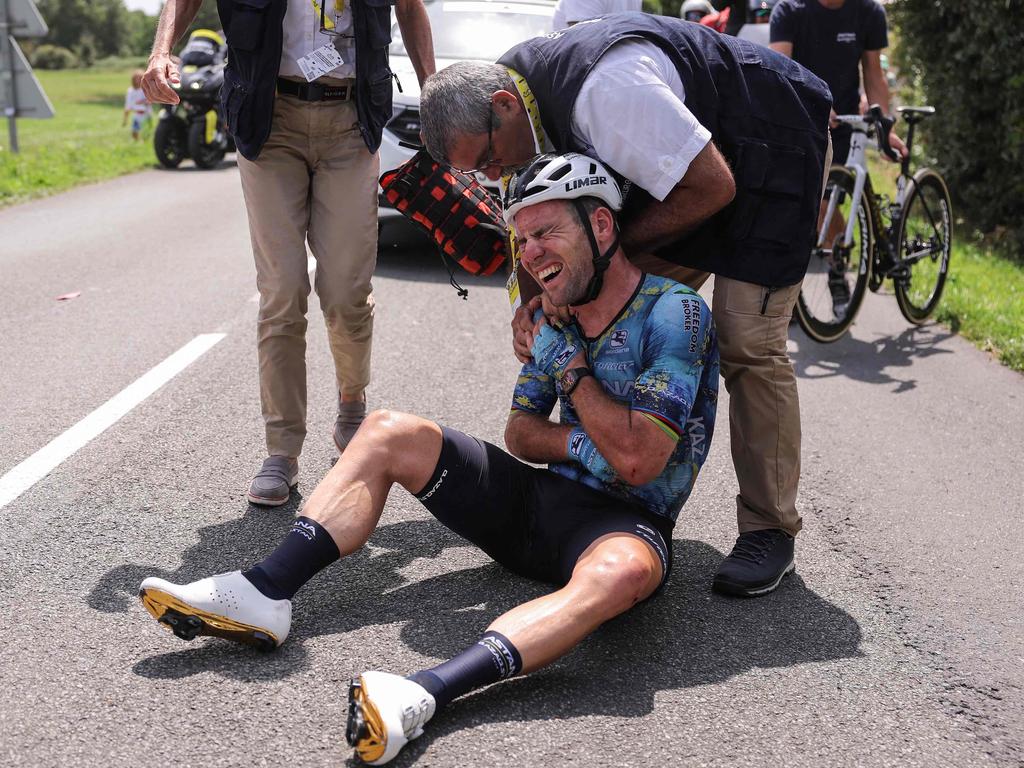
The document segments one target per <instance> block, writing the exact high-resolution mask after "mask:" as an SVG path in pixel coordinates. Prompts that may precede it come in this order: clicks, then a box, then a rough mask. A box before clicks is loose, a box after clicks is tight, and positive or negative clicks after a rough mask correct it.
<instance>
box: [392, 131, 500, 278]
mask: <svg viewBox="0 0 1024 768" xmlns="http://www.w3.org/2000/svg"><path fill="white" fill-rule="evenodd" d="M380 186H381V189H383V190H384V197H385V199H386V200H387V201H388V203H389V204H391V205H392V206H393V207H394V208H395V209H396V210H398V211H400V212H401V213H402V214H403V215H404V216H406V218H408V219H409V220H410V221H412V222H413V223H414V224H416V225H417V226H418V227H420V228H421V229H423V230H424V231H425V232H426V233H427V234H428V235H429V236H430V239H431V240H433V241H434V243H435V244H436V245H437V247H438V249H440V251H441V253H442V254H444V255H445V256H448V257H450V258H451V259H452V260H453V261H455V262H456V263H457V264H458V265H459V266H460V267H462V268H463V269H465V270H466V271H467V272H469V273H471V274H474V275H489V274H491V273H493V272H494V271H495V270H497V269H498V267H500V266H501V265H502V264H503V263H504V262H505V259H506V258H507V256H508V230H507V228H506V227H505V221H504V220H503V219H502V218H501V203H500V202H499V201H498V200H496V199H495V198H494V197H492V196H491V195H490V194H488V192H487V190H486V189H484V187H483V186H482V185H481V184H480V183H479V182H478V181H477V180H476V179H475V178H473V177H472V176H470V175H469V174H465V173H462V172H461V171H457V170H455V169H454V168H450V167H448V166H446V165H441V164H440V163H437V162H435V161H434V159H433V158H432V157H431V156H430V155H429V154H428V153H427V151H426V150H425V149H421V150H420V151H419V152H417V153H416V154H415V155H413V156H412V157H411V158H409V160H408V161H407V162H405V163H404V164H403V165H401V166H399V167H398V168H396V169H394V170H393V171H388V172H387V173H385V174H383V175H382V176H381V177H380Z"/></svg>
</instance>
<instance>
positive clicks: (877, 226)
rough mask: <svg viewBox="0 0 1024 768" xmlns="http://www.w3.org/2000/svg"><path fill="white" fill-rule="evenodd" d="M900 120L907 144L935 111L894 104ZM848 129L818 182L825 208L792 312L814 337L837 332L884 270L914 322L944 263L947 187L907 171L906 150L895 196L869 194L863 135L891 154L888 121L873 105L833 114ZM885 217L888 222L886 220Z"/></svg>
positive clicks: (926, 312)
mask: <svg viewBox="0 0 1024 768" xmlns="http://www.w3.org/2000/svg"><path fill="white" fill-rule="evenodd" d="M897 112H899V113H900V114H901V115H902V116H903V119H904V120H905V121H906V123H907V126H908V128H907V141H906V143H907V148H908V149H910V148H912V147H913V142H914V127H915V126H916V125H917V123H919V122H921V120H923V119H924V118H925V117H927V116H929V115H932V114H934V113H935V109H934V108H933V107H900V108H899V109H897ZM838 119H839V121H840V122H841V123H845V124H847V125H849V126H850V127H851V128H852V130H853V133H852V136H851V139H850V154H849V157H848V158H847V160H846V164H845V165H833V166H832V168H831V170H829V174H828V182H827V183H826V185H825V197H824V209H825V212H824V216H823V217H822V221H821V224H820V226H819V229H818V238H817V241H816V243H815V246H814V249H813V251H812V252H811V259H810V263H809V264H808V267H807V275H806V276H805V277H804V281H803V285H802V286H801V288H800V297H799V299H798V300H797V304H796V317H797V321H798V322H799V323H800V327H801V328H803V329H804V332H805V333H806V334H807V335H808V336H810V337H811V338H812V339H814V340H815V341H819V342H823V343H825V342H831V341H836V340H837V339H838V338H840V337H841V336H842V335H843V334H844V333H846V330H847V329H848V328H849V327H850V326H851V325H852V324H853V320H854V317H856V315H857V310H858V309H860V305H861V302H862V301H863V300H864V293H865V291H866V290H867V289H870V290H871V291H877V290H878V289H879V288H880V287H881V286H882V283H883V281H884V280H885V279H886V278H889V279H891V280H892V281H893V292H894V293H895V294H896V302H897V304H898V305H899V308H900V311H901V312H902V313H903V316H904V317H905V318H907V320H909V321H910V322H911V323H914V324H915V325H917V324H921V323H923V322H925V321H926V320H927V319H928V318H929V317H930V316H931V314H932V313H933V312H934V311H935V307H936V306H938V303H939V299H940V298H941V297H942V288H943V286H944V285H945V283H946V274H947V272H948V271H949V252H950V244H951V241H952V237H953V212H952V208H951V206H950V202H949V190H948V189H947V188H946V182H945V181H944V180H943V178H942V176H941V175H939V173H938V172H937V171H935V170H933V169H931V168H921V169H919V170H918V171H917V172H916V173H914V174H913V175H911V173H910V159H909V153H908V157H907V158H906V159H904V160H902V161H901V163H900V175H899V178H898V179H897V181H896V199H895V200H889V199H888V198H887V197H886V196H884V195H879V194H876V193H875V191H874V190H873V189H872V186H871V177H870V176H869V175H868V169H867V164H866V162H865V151H866V149H867V145H868V140H869V139H871V138H872V137H874V138H875V139H876V140H877V143H878V148H879V151H881V152H884V153H885V154H886V155H888V156H889V157H891V158H892V159H894V160H896V159H898V155H897V153H896V152H895V150H893V149H892V148H891V147H890V146H889V131H890V130H891V129H892V126H893V123H894V121H893V120H892V119H890V118H887V117H885V116H884V115H883V114H882V110H881V109H880V108H879V107H878V106H874V107H872V108H871V110H870V111H869V112H868V113H867V114H866V115H840V116H839V118H838ZM886 221H888V225H886V223H885V222H886Z"/></svg>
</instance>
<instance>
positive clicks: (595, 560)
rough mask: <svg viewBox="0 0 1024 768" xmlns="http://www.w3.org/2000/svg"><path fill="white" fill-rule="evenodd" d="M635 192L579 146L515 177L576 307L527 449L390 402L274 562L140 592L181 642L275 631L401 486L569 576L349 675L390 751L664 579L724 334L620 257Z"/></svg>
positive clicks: (489, 544) (362, 710)
mask: <svg viewBox="0 0 1024 768" xmlns="http://www.w3.org/2000/svg"><path fill="white" fill-rule="evenodd" d="M621 205H622V196H621V193H620V190H619V188H618V186H617V185H616V182H615V180H614V179H613V177H612V176H611V174H610V173H609V172H608V171H607V170H606V169H605V168H604V167H603V166H601V165H600V163H598V162H597V161H595V160H592V159H590V158H589V157H585V156H583V155H577V154H569V155H564V156H563V155H542V156H540V157H539V158H537V159H536V160H534V161H533V162H532V163H531V164H530V165H529V166H528V167H527V168H525V169H524V170H523V171H521V172H520V173H519V174H518V175H517V176H516V177H514V178H513V179H512V181H511V183H510V184H509V187H508V192H507V200H506V206H505V217H506V221H508V222H509V225H510V226H514V228H515V231H516V233H517V237H518V240H519V242H520V244H521V257H522V263H523V265H524V266H525V267H526V269H527V270H528V271H529V273H530V274H531V275H532V276H533V277H534V278H535V279H536V280H537V282H538V283H539V284H540V285H541V286H542V287H543V289H544V291H545V293H546V294H547V296H548V298H549V299H550V300H551V303H552V304H553V305H554V306H558V307H565V306H568V307H569V308H570V320H569V321H568V322H564V323H562V322H559V321H558V320H557V319H556V318H545V317H544V316H543V315H542V314H541V312H540V311H538V314H537V322H536V325H535V326H534V334H533V344H532V352H533V360H532V361H531V362H530V363H527V364H526V365H524V366H523V368H522V371H521V372H520V374H519V378H518V381H517V383H516V386H515V392H514V394H513V399H512V411H511V414H510V415H509V418H508V423H507V426H506V429H505V443H506V445H507V446H508V449H509V451H510V452H511V453H512V454H513V455H509V454H508V453H506V452H504V451H502V450H501V449H499V448H497V447H495V446H493V445H490V444H488V443H485V442H483V441H482V440H478V439H476V438H473V437H470V436H469V435H465V434H462V433H460V432H456V431H455V430H452V429H448V428H446V427H442V426H439V425H437V424H435V423H433V422H431V421H427V420H426V419H422V418H419V417H417V416H412V415H408V414H403V413H395V412H388V411H377V412H375V413H373V414H372V415H371V416H369V417H368V418H367V419H366V422H365V423H364V424H363V425H362V427H361V428H360V429H359V431H358V433H357V434H356V436H355V438H354V439H353V440H352V443H351V444H350V445H349V446H348V449H347V450H346V451H345V453H344V455H343V456H342V457H341V458H340V459H339V460H338V463H337V464H336V465H335V466H334V468H333V469H331V471H330V472H329V473H328V474H327V476H326V477H325V478H324V480H323V481H322V482H321V483H320V484H319V485H318V486H317V488H316V490H315V491H314V492H313V494H312V495H311V496H310V497H309V500H308V501H307V502H306V504H305V507H304V508H303V509H302V511H301V514H300V516H299V518H298V519H297V520H296V521H295V523H294V525H293V526H292V528H291V530H290V531H289V533H288V534H286V535H285V537H284V539H283V540H282V542H281V544H280V545H279V546H278V548H277V549H276V550H275V551H274V552H272V553H271V554H270V555H269V556H268V557H267V558H266V559H265V560H263V561H262V562H260V563H258V564H257V565H255V566H253V567H251V568H250V569H249V570H247V571H242V572H240V571H233V572H231V573H225V574H221V575H218V576H212V577H209V578H205V579H201V580H199V581H196V582H193V583H191V584H184V585H177V584H171V583H169V582H167V581H164V580H163V579H157V578H147V579H146V580H145V581H143V582H142V586H141V590H140V597H141V599H142V603H143V605H144V606H145V607H146V609H147V610H148V611H149V612H150V613H151V614H152V615H153V616H154V617H155V618H156V619H157V620H158V621H160V622H161V623H163V624H165V625H167V626H168V627H170V628H171V629H172V630H173V631H174V633H175V634H176V635H178V636H179V637H183V638H185V639H192V638H194V637H195V636H197V635H215V636H218V637H223V638H227V639H229V640H234V641H237V642H241V643H247V644H252V645H257V646H262V647H264V648H265V649H267V650H269V649H271V648H274V647H276V646H279V645H281V643H283V642H284V641H285V638H286V637H287V636H288V632H289V629H290V626H291V611H292V608H291V600H292V598H293V596H294V595H295V593H296V592H297V591H298V590H299V589H300V588H301V587H302V586H303V585H304V584H305V583H306V582H307V581H309V579H311V578H312V577H313V576H314V575H315V574H316V573H317V572H319V571H320V570H321V569H323V568H324V567H326V566H327V565H329V564H331V563H333V562H334V561H335V560H338V559H339V558H341V559H344V558H345V557H347V556H348V555H351V554H352V553H354V552H356V551H357V550H359V549H360V548H361V547H362V546H363V545H364V544H365V543H366V542H367V540H368V539H369V537H370V535H371V533H372V532H373V530H374V528H375V527H376V526H377V523H378V521H379V519H380V516H381V512H382V511H383V508H384V502H385V500H386V498H387V495H388V492H389V490H390V488H391V486H392V485H394V484H395V483H398V484H400V485H402V486H403V487H405V488H406V489H407V490H408V491H410V492H411V493H412V494H414V495H415V496H416V497H417V498H418V499H419V501H420V502H421V503H422V504H423V505H424V506H425V507H426V508H427V510H428V511H429V512H430V513H431V514H432V515H434V517H436V518H437V519H438V521H440V522H441V523H442V524H443V525H445V526H447V527H448V528H450V529H451V530H452V531H454V532H455V533H457V534H459V535H460V536H463V537H465V538H466V539H468V540H469V541H470V542H472V543H473V544H475V545H476V546H478V547H480V549H482V550H483V551H484V552H486V553H487V554H488V555H489V556H490V557H492V558H493V559H494V560H495V561H497V562H498V563H500V564H501V565H503V566H505V567H506V568H508V569H509V570H511V571H513V572H515V573H517V574H520V575H522V576H525V577H527V578H532V579H537V580H539V581H543V582H548V583H551V584H553V585H555V587H556V590H555V591H553V592H551V593H550V594H547V595H545V596H543V597H540V598H537V599H535V600H531V601H530V602H527V603H524V604H523V605H520V606H517V607H516V608H513V609H512V610H510V611H509V612H507V613H505V614H504V615H502V616H499V617H497V618H496V619H494V621H493V622H492V623H491V625H490V626H489V627H487V630H486V631H485V632H484V633H483V636H482V637H481V638H480V640H479V641H478V642H477V643H476V644H475V645H472V646H471V647H469V648H467V649H466V650H465V651H463V652H462V653H461V654H459V655H457V656H455V657H454V658H453V659H451V660H449V661H446V662H444V663H443V664H440V665H439V666H436V667H433V668H432V669H425V670H421V671H418V672H414V673H413V674H409V675H408V676H405V677H403V676H401V675H398V674H393V673H391V672H382V671H374V672H364V673H363V674H362V675H360V676H359V677H357V678H355V679H354V680H352V682H351V684H350V686H349V692H348V693H349V715H348V727H347V729H346V737H347V739H348V742H349V743H350V744H351V745H352V746H353V747H355V750H356V753H357V754H358V755H359V757H360V758H362V760H364V761H365V762H368V763H371V764H373V765H381V764H383V763H386V762H388V761H389V760H391V759H392V758H393V757H394V756H395V755H397V754H398V752H399V750H401V748H402V747H403V746H404V745H405V744H406V743H407V742H408V741H409V740H410V739H414V738H416V737H417V736H419V735H420V734H421V733H422V732H423V727H424V725H426V723H427V721H429V720H430V719H431V718H433V717H435V716H436V715H437V712H438V711H439V710H440V709H442V708H443V707H444V706H446V705H447V704H448V703H449V702H451V701H452V700H453V699H454V698H456V697H458V696H461V695H463V694H465V693H468V692H470V691H472V690H474V689H477V688H480V687H482V686H485V685H489V684H491V683H494V682H497V681H499V680H502V679H504V678H508V677H512V676H514V675H519V674H523V673H528V672H533V671H534V670H537V669H540V668H541V667H543V666H545V665H547V664H550V663H551V662H553V661H555V660H556V659H558V658H559V657H561V656H563V655H565V654H566V653H568V652H569V651H570V650H571V649H572V648H573V647H575V646H576V645H577V644H578V643H579V642H581V641H582V640H583V639H584V638H585V637H586V636H587V635H589V634H590V633H591V632H593V631H594V630H595V629H597V628H598V627H599V626H600V625H601V624H603V623H604V622H605V621H607V620H609V619H611V618H612V617H614V616H617V615H619V614H621V613H623V612H625V611H626V610H628V609H629V608H631V607H632V606H634V605H636V604H637V603H639V602H641V601H643V600H646V599H648V598H649V597H651V596H652V595H654V594H655V593H656V592H658V591H659V590H660V589H661V587H662V585H663V584H664V583H665V581H666V579H667V578H668V575H669V570H670V568H671V564H672V550H671V542H672V528H673V525H674V524H675V520H676V518H677V516H678V515H679V511H680V509H681V508H682V506H683V504H684V502H685V501H686V499H687V498H688V496H689V495H690V491H691V489H692V487H693V483H694V480H695V479H696V477H697V473H698V471H699V469H700V467H701V465H702V464H703V463H704V459H705V457H706V456H707V452H708V448H709V447H710V441H711V436H712V433H713V431H714V421H715V408H716V404H717V398H718V347H717V342H716V338H715V331H714V326H713V321H712V318H711V311H710V310H709V308H708V306H707V305H706V304H705V303H704V301H703V300H702V299H701V297H700V296H699V295H698V294H697V293H695V292H694V291H693V290H691V289H690V288H687V287H685V286H683V285H680V284H679V283H676V282H673V281H671V280H668V279H666V278H662V277H655V276H652V275H647V274H644V273H643V272H641V271H640V270H639V269H637V268H636V267H634V266H633V265H632V264H630V263H629V261H627V260H626V258H625V256H624V254H623V252H622V249H621V248H620V247H619V236H618V227H617V222H616V215H617V211H618V210H619V209H620V207H621ZM556 403H558V404H559V405H560V417H559V422H557V423H556V422H554V421H551V420H550V418H549V417H550V414H551V412H552V410H553V409H554V406H555V404H556ZM513 456H514V457H517V458H514V457H513ZM520 459H521V460H522V461H520ZM524 462H533V463H548V468H547V469H539V468H536V467H532V466H530V465H528V464H525V463H524ZM343 567H344V566H342V568H343ZM439 599H443V597H440V596H439ZM381 607H382V610H386V608H387V603H386V601H382V603H381Z"/></svg>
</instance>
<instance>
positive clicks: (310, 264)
mask: <svg viewBox="0 0 1024 768" xmlns="http://www.w3.org/2000/svg"><path fill="white" fill-rule="evenodd" d="M314 269H316V259H314V258H313V257H312V256H310V255H309V254H307V255H306V271H307V272H308V273H309V274H310V275H312V274H313V270H314ZM259 300H260V294H259V292H256V293H255V294H253V297H252V298H251V299H249V301H251V302H252V303H253V304H255V303H256V302H257V301H259Z"/></svg>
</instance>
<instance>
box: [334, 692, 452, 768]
mask: <svg viewBox="0 0 1024 768" xmlns="http://www.w3.org/2000/svg"><path fill="white" fill-rule="evenodd" d="M435 709H436V704H435V702H434V697H433V696H431V695H430V694H429V693H427V691H426V689H425V688H424V687H423V686H421V685H420V684H419V683H414V682H413V681H412V680H407V679H405V678H404V677H401V676H400V675H392V674H391V673H389V672H364V673H363V674H362V675H360V676H359V677H358V678H356V679H355V680H353V681H352V682H351V683H350V684H349V687H348V725H347V727H346V729H345V739H346V740H347V741H348V743H349V744H350V745H351V746H353V747H355V750H356V754H357V755H359V757H360V759H361V760H362V761H363V762H364V763H369V764H370V765H384V763H386V762H389V761H390V760H391V759H392V758H394V756H395V755H397V754H398V752H399V750H401V749H402V747H404V746H405V745H406V744H408V743H409V742H410V741H412V740H413V739H415V738H416V737H417V736H419V735H420V734H421V733H423V726H424V725H425V724H426V723H427V721H428V720H430V718H432V717H433V716H434V710H435Z"/></svg>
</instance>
